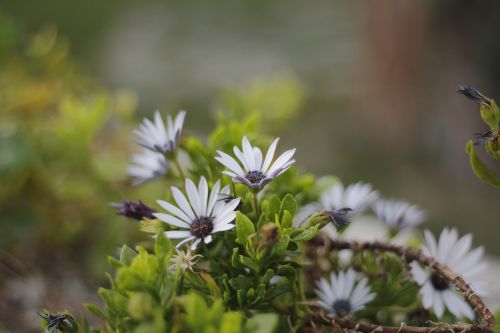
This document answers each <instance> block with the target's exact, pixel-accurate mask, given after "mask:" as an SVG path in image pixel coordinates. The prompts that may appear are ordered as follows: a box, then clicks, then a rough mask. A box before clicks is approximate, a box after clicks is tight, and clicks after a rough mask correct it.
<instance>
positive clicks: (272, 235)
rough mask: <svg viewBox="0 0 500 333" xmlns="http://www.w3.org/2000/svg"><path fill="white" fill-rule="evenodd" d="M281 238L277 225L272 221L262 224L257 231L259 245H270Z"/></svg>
mask: <svg viewBox="0 0 500 333" xmlns="http://www.w3.org/2000/svg"><path fill="white" fill-rule="evenodd" d="M280 238H281V235H280V230H279V227H278V226H277V225H276V224H274V223H267V224H264V225H263V226H262V228H261V229H260V232H259V239H260V243H261V245H265V246H272V245H274V244H276V243H277V242H278V241H279V240H280Z"/></svg>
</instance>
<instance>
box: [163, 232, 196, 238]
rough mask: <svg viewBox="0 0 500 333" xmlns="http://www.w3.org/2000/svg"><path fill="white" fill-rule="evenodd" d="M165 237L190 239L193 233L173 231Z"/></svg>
mask: <svg viewBox="0 0 500 333" xmlns="http://www.w3.org/2000/svg"><path fill="white" fill-rule="evenodd" d="M165 236H167V238H171V239H176V238H188V237H190V236H192V235H191V231H178V230H173V231H166V232H165Z"/></svg>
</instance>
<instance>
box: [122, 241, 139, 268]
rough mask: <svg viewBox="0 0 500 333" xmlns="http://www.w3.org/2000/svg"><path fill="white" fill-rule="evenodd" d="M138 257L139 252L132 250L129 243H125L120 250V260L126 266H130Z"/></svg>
mask: <svg viewBox="0 0 500 333" xmlns="http://www.w3.org/2000/svg"><path fill="white" fill-rule="evenodd" d="M135 257H137V252H135V251H134V250H132V249H131V248H130V247H128V246H127V245H123V247H122V250H121V252H120V261H121V262H122V263H124V264H125V266H130V264H132V261H133V260H134V258H135Z"/></svg>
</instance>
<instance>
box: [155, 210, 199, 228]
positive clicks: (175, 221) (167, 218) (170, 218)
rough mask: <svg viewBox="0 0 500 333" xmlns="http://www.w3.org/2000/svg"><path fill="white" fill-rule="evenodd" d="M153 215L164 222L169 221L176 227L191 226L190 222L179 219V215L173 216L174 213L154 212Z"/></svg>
mask: <svg viewBox="0 0 500 333" xmlns="http://www.w3.org/2000/svg"><path fill="white" fill-rule="evenodd" d="M153 216H154V217H156V218H158V219H160V220H162V221H163V222H167V223H168V224H171V225H173V226H176V227H180V228H191V226H190V225H189V224H187V223H186V222H184V221H182V220H180V219H178V218H177V217H173V216H172V215H168V214H164V213H153Z"/></svg>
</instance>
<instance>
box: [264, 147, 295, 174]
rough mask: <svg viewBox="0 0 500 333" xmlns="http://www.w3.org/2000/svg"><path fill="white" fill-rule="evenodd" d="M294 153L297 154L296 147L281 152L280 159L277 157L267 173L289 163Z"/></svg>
mask: <svg viewBox="0 0 500 333" xmlns="http://www.w3.org/2000/svg"><path fill="white" fill-rule="evenodd" d="M293 154H295V148H294V149H290V150H287V151H286V152H284V153H283V154H281V156H280V157H278V159H276V161H274V163H273V164H272V165H271V167H270V168H269V170H268V171H267V174H272V173H273V172H274V171H276V170H278V169H279V168H281V167H282V166H283V165H284V164H285V163H287V162H288V161H289V160H290V159H291V158H292V157H293Z"/></svg>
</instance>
